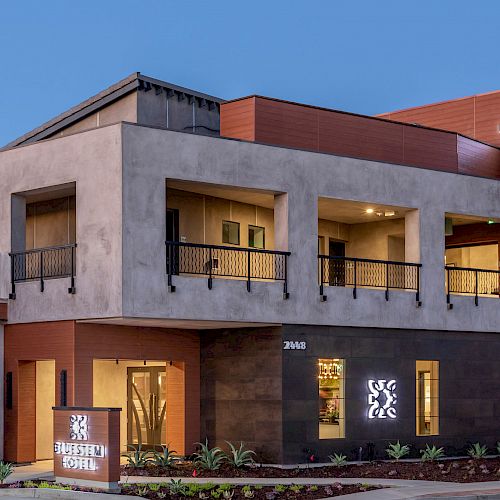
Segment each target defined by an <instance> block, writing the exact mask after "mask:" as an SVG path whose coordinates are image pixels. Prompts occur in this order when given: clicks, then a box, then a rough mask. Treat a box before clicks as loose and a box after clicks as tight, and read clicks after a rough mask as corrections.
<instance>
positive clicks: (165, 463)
mask: <svg viewBox="0 0 500 500" xmlns="http://www.w3.org/2000/svg"><path fill="white" fill-rule="evenodd" d="M176 453H177V452H176V451H175V450H171V449H170V448H169V447H168V446H162V447H161V451H155V452H153V459H152V460H153V462H154V464H155V465H157V466H158V467H167V468H168V467H173V466H174V464H175V461H176V460H178V457H176V456H175V454H176Z"/></svg>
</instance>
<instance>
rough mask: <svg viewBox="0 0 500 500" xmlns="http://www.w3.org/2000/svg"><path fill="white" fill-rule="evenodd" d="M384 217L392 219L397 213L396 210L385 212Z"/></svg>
mask: <svg viewBox="0 0 500 500" xmlns="http://www.w3.org/2000/svg"><path fill="white" fill-rule="evenodd" d="M384 215H385V216H386V217H392V216H393V215H396V212H395V211H394V210H386V211H385V212H384Z"/></svg>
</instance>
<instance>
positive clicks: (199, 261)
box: [166, 241, 290, 299]
mask: <svg viewBox="0 0 500 500" xmlns="http://www.w3.org/2000/svg"><path fill="white" fill-rule="evenodd" d="M166 245H167V260H166V264H167V275H168V286H169V290H170V291H171V292H174V291H175V286H173V284H172V276H174V275H177V274H193V275H203V276H206V277H207V278H208V288H209V289H212V285H213V278H217V277H220V278H237V279H245V280H246V284H247V290H248V291H249V292H250V291H251V282H252V280H272V281H282V282H283V297H284V298H285V299H287V298H288V296H289V294H288V270H287V266H288V257H289V255H290V252H281V251H278V250H258V249H255V248H237V247H227V246H219V245H202V244H199V243H182V242H178V241H167V242H166Z"/></svg>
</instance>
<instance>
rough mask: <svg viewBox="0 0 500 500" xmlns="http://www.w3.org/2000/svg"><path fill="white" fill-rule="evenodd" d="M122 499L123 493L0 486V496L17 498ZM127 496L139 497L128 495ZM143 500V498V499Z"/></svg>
mask: <svg viewBox="0 0 500 500" xmlns="http://www.w3.org/2000/svg"><path fill="white" fill-rule="evenodd" d="M88 495H91V496H92V499H93V500H123V497H124V495H115V494H113V493H91V492H87V491H73V490H57V489H55V488H1V489H0V497H19V498H61V499H65V500H84V499H85V500H88V498H89V497H88ZM129 498H140V497H135V496H130V497H129ZM143 500H144V499H143Z"/></svg>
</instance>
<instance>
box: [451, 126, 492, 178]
mask: <svg viewBox="0 0 500 500" xmlns="http://www.w3.org/2000/svg"><path fill="white" fill-rule="evenodd" d="M457 149H458V171H459V173H461V174H470V175H480V176H482V177H492V178H493V179H500V150H498V149H497V148H494V147H492V146H488V145H487V144H482V143H480V142H477V141H473V140H472V139H468V138H466V137H462V136H458V148H457Z"/></svg>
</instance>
